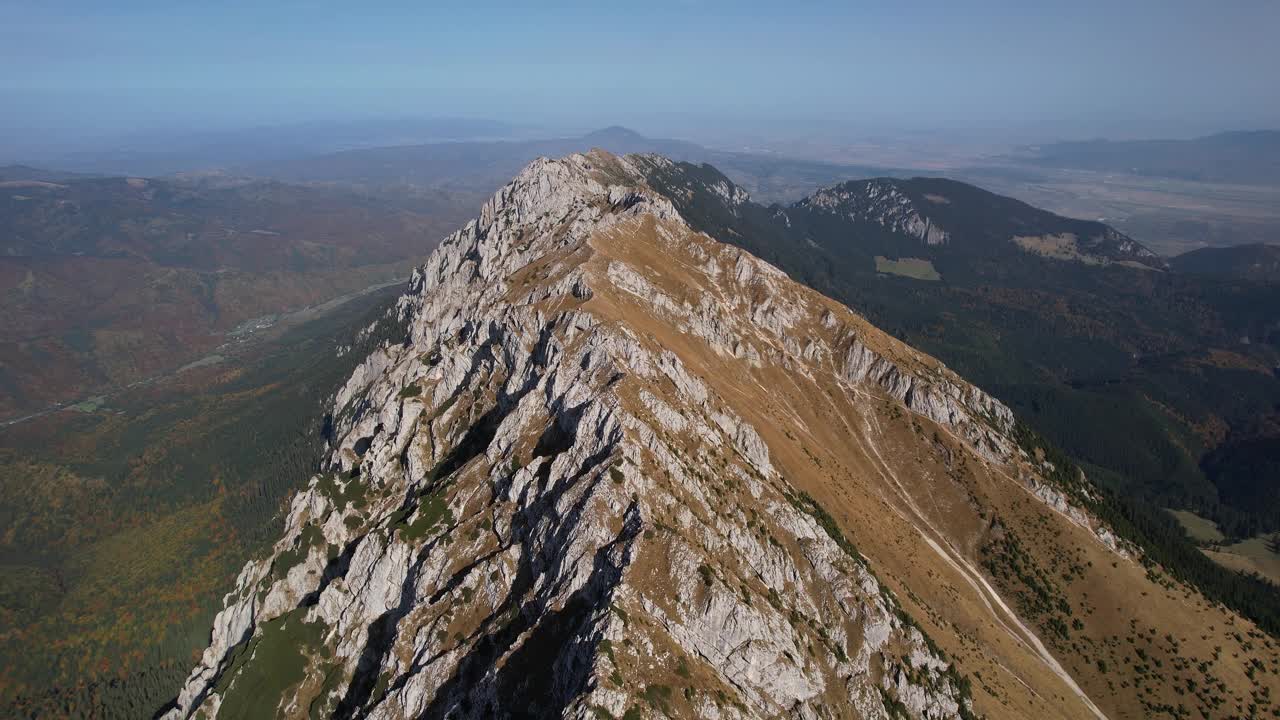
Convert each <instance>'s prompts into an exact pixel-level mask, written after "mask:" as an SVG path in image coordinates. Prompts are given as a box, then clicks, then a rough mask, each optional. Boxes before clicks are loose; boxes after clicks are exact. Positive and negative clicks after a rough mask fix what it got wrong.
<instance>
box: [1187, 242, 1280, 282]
mask: <svg viewBox="0 0 1280 720" xmlns="http://www.w3.org/2000/svg"><path fill="white" fill-rule="evenodd" d="M1169 263H1170V265H1171V266H1172V267H1173V268H1174V269H1176V270H1178V271H1179V272H1184V273H1190V274H1196V275H1213V276H1216V277H1222V278H1229V279H1236V280H1254V281H1257V282H1264V283H1275V282H1280V245H1265V244H1262V243H1257V244H1253V245H1232V246H1230V247H1208V248H1200V249H1199V250H1192V251H1190V252H1185V253H1183V254H1181V255H1178V256H1177V257H1174V258H1171V259H1170V260H1169Z"/></svg>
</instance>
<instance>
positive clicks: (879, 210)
mask: <svg viewBox="0 0 1280 720" xmlns="http://www.w3.org/2000/svg"><path fill="white" fill-rule="evenodd" d="M797 206H798V207H802V208H807V209H816V210H823V211H827V212H834V213H839V214H843V215H845V216H846V217H848V218H849V219H850V220H853V221H855V222H874V223H877V224H879V225H880V226H881V227H883V228H885V229H886V230H889V231H891V232H896V233H901V234H903V235H906V236H907V237H912V238H915V239H917V240H919V241H920V242H922V243H924V244H925V245H945V244H946V243H947V242H948V241H949V240H950V239H951V233H949V232H948V231H946V230H944V229H943V228H941V227H938V226H937V225H936V224H934V222H933V221H932V220H930V219H929V217H928V216H927V215H925V214H924V213H922V212H921V211H920V210H919V209H918V208H917V207H916V206H915V203H913V202H912V201H911V198H909V197H907V195H906V194H904V193H903V192H902V191H901V190H899V189H898V187H897V186H896V185H895V184H894V182H893V181H892V180H888V179H876V180H867V181H865V182H863V183H858V184H848V185H837V186H835V187H832V188H826V189H823V190H819V191H818V192H816V193H814V194H813V195H811V196H809V197H807V198H805V199H804V200H801V201H800V202H799V203H797Z"/></svg>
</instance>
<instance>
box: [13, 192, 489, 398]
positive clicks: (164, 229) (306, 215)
mask: <svg viewBox="0 0 1280 720" xmlns="http://www.w3.org/2000/svg"><path fill="white" fill-rule="evenodd" d="M28 175H29V176H30V177H37V178H38V177H51V176H48V175H41V174H37V175H31V174H30V173H28ZM55 180H56V181H52V180H38V179H31V180H15V181H12V182H5V183H0V298H2V299H3V305H4V308H5V312H4V314H3V317H2V318H0V414H2V415H0V416H3V417H8V416H11V415H12V414H14V413H21V412H32V411H37V410H39V409H42V408H44V407H46V406H48V405H50V404H51V403H54V402H66V401H72V402H75V401H78V400H80V399H82V398H83V396H85V395H87V394H92V393H97V392H100V391H102V390H104V389H107V388H112V387H115V388H118V387H122V386H124V385H128V384H130V383H133V382H137V381H139V380H143V379H146V378H148V377H151V376H153V375H155V374H156V373H160V372H165V371H168V370H172V369H174V368H176V367H178V366H180V365H183V364H185V363H187V362H191V361H193V360H196V359H198V358H200V357H202V356H205V355H208V354H209V353H211V352H213V351H214V350H215V349H216V348H218V347H219V346H221V345H223V344H224V343H227V342H233V341H234V340H235V338H234V337H230V336H228V333H230V332H231V331H234V330H236V329H237V327H238V326H240V325H241V324H242V323H245V322H246V321H250V320H254V319H261V318H266V322H268V323H269V322H270V320H272V319H273V318H274V316H276V315H278V314H280V313H282V312H285V311H289V310H297V309H300V308H302V307H305V306H310V305H317V304H320V303H323V302H326V301H328V300H331V299H333V298H335V297H338V296H341V295H346V294H348V293H352V292H356V291H360V290H363V289H364V288H366V287H368V286H371V285H375V284H378V283H385V282H387V281H389V280H394V279H398V278H403V277H405V276H406V275H407V273H408V271H409V269H410V268H411V267H412V266H413V265H415V264H416V263H417V262H420V261H421V258H422V253H423V248H424V240H423V238H429V237H438V236H440V235H442V234H444V233H445V232H447V231H449V230H451V229H453V228H454V227H457V225H458V224H459V223H460V222H461V220H462V219H463V211H461V209H460V208H461V207H464V206H465V205H464V203H469V202H470V197H471V196H463V199H462V200H461V201H459V200H458V196H457V195H454V194H449V193H444V192H434V193H423V194H420V195H418V196H416V197H414V198H412V199H406V200H402V199H398V198H394V197H388V196H380V197H372V196H368V195H361V194H358V193H355V192H352V191H350V190H345V189H328V188H304V187H296V186H289V185H284V184H281V183H269V182H259V181H237V180H234V179H230V178H219V177H213V178H207V179H203V180H198V181H183V180H174V179H167V180H157V179H142V178H88V179H85V178H65V177H55Z"/></svg>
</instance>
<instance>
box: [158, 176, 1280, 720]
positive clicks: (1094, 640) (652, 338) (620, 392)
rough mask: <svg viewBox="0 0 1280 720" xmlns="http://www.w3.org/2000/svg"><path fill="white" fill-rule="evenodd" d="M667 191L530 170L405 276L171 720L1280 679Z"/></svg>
mask: <svg viewBox="0 0 1280 720" xmlns="http://www.w3.org/2000/svg"><path fill="white" fill-rule="evenodd" d="M673 167H674V166H673V165H671V164H670V163H669V162H668V161H666V160H664V159H662V158H659V157H656V156H630V157H625V158H619V157H615V156H612V155H609V154H607V153H604V152H593V153H590V154H587V155H572V156H569V157H567V158H564V159H562V160H546V159H540V160H537V161H535V162H534V163H533V164H532V165H530V166H529V167H528V168H526V169H525V170H524V171H523V172H522V173H521V174H520V175H519V176H518V177H517V178H516V179H515V180H513V181H512V182H511V183H509V184H508V185H507V186H505V187H504V188H502V189H501V190H500V191H499V192H498V193H497V194H496V195H495V196H494V197H493V198H492V199H491V200H489V201H488V203H486V204H485V206H484V207H483V209H482V210H481V213H480V216H479V217H478V218H477V219H476V220H474V221H472V222H471V223H469V224H468V225H467V226H466V227H464V228H463V229H462V230H460V231H458V232H457V233H455V234H454V235H453V236H451V237H449V238H448V239H447V240H446V241H445V242H444V243H443V244H442V245H441V246H440V247H439V248H438V249H437V250H436V251H435V252H434V253H433V254H432V256H431V257H430V259H429V260H428V261H427V263H426V264H425V265H424V266H423V267H421V268H420V269H419V270H418V271H416V272H415V273H414V275H413V278H412V279H411V281H410V284H409V288H408V291H407V292H406V294H405V295H404V296H403V297H401V298H400V300H399V302H398V303H397V305H396V306H395V308H394V309H393V310H392V311H391V312H390V313H389V314H388V315H387V316H386V317H385V318H383V319H382V320H381V321H379V323H377V324H375V326H372V327H370V328H368V329H366V331H365V333H366V334H367V335H370V336H375V337H376V336H378V335H382V336H385V337H387V338H389V339H388V340H387V341H386V342H384V343H382V345H381V346H380V347H379V348H378V349H377V350H375V351H374V352H373V353H372V354H371V355H370V356H369V357H368V358H367V359H365V360H364V362H363V363H362V364H361V365H360V366H359V367H358V368H357V370H356V371H355V372H354V374H353V375H352V376H351V378H350V380H349V381H348V382H347V383H346V385H345V386H344V387H343V388H342V389H341V390H340V391H339V392H338V393H337V395H336V396H335V397H334V398H333V401H332V403H331V410H330V418H329V423H328V425H329V426H330V428H331V432H330V433H329V439H330V449H329V451H328V453H327V456H326V458H325V459H324V462H323V466H322V472H320V473H318V474H317V475H316V476H315V477H314V478H312V480H311V482H310V484H309V486H308V487H307V488H305V489H304V490H302V491H300V492H299V493H298V494H297V495H296V496H295V497H294V499H293V501H292V503H291V505H290V507H289V509H288V513H287V518H286V521H285V528H286V529H285V532H284V536H283V537H282V538H281V539H280V540H279V541H278V542H277V543H276V544H275V547H274V550H273V552H272V553H271V554H270V556H268V557H265V558H262V559H260V560H256V561H253V562H251V563H249V564H248V565H246V566H245V568H244V570H243V571H242V573H241V574H240V577H239V580H238V583H237V587H236V588H235V590H234V591H233V592H231V593H230V594H229V595H227V597H226V607H225V609H224V610H223V611H222V612H221V613H220V614H219V615H218V617H217V619H216V620H215V623H214V628H213V633H212V639H211V644H210V646H209V648H208V649H207V650H206V651H205V653H204V656H203V658H202V660H201V662H200V664H199V665H198V666H197V667H196V668H195V669H194V671H193V672H192V673H191V675H190V677H189V678H188V680H187V682H186V684H185V685H184V687H183V688H182V690H181V693H180V694H179V696H178V697H177V698H176V699H175V701H174V703H173V705H172V707H171V708H170V709H169V712H168V717H191V716H196V715H199V716H202V717H220V718H239V717H247V716H249V714H250V711H253V712H254V713H257V714H262V712H261V711H263V710H264V709H268V708H274V715H275V716H278V717H343V718H349V717H369V718H409V717H412V718H437V717H441V718H442V717H451V718H453V717H474V718H482V717H483V718H489V717H573V718H590V717H596V718H624V717H625V718H638V717H663V716H667V717H706V718H748V717H749V718H754V717H777V716H787V717H794V718H844V717H850V718H852V717H859V718H896V717H908V718H972V717H978V716H986V717H992V718H996V717H1008V718H1014V717H1018V718H1024V717H1046V718H1049V717H1054V718H1056V717H1085V718H1089V717H1097V718H1103V717H1113V716H1114V717H1126V716H1127V717H1132V716H1138V715H1144V714H1149V713H1150V712H1153V711H1154V710H1153V709H1154V708H1163V707H1168V708H1174V707H1175V706H1178V705H1181V704H1186V705H1188V706H1192V707H1197V706H1198V707H1205V708H1209V709H1210V710H1213V709H1216V708H1218V707H1220V706H1221V707H1224V709H1226V708H1230V709H1233V711H1234V708H1243V707H1244V706H1245V705H1247V704H1249V703H1257V702H1259V698H1264V697H1265V698H1269V697H1271V694H1272V693H1273V692H1275V691H1276V690H1277V689H1280V688H1278V687H1276V685H1277V683H1276V681H1275V678H1276V677H1277V674H1276V672H1277V671H1276V669H1275V668H1274V665H1275V656H1276V653H1275V651H1274V645H1273V644H1272V642H1271V641H1270V639H1267V638H1264V637H1263V636H1261V635H1260V634H1258V633H1257V631H1256V630H1255V629H1254V628H1253V627H1252V625H1251V624H1250V623H1248V622H1247V621H1245V620H1243V619H1241V618H1239V617H1236V616H1234V615H1231V614H1229V613H1228V612H1226V611H1224V610H1222V609H1221V608H1219V607H1215V606H1212V605H1211V604H1209V603H1205V602H1204V601H1203V600H1202V599H1201V598H1200V597H1199V595H1198V594H1196V593H1195V591H1194V590H1192V589H1191V588H1189V587H1187V586H1184V585H1182V584H1180V583H1178V582H1177V581H1175V580H1173V579H1171V578H1169V577H1168V576H1166V575H1164V574H1163V573H1162V572H1161V571H1160V569H1159V568H1158V567H1155V566H1150V567H1146V566H1144V564H1143V562H1142V558H1143V556H1142V551H1141V549H1140V548H1137V547H1133V546H1131V545H1129V544H1127V543H1125V542H1124V541H1121V540H1119V539H1118V538H1117V537H1116V536H1115V534H1114V533H1113V531H1112V529H1111V528H1109V527H1107V526H1106V525H1105V524H1103V523H1101V522H1099V520H1098V519H1097V518H1095V517H1093V516H1092V515H1091V514H1090V513H1089V512H1088V510H1087V501H1088V498H1089V494H1090V486H1089V485H1088V482H1087V481H1086V480H1085V479H1084V478H1083V476H1082V475H1080V474H1078V473H1077V472H1073V471H1069V470H1068V468H1067V467H1066V466H1065V465H1063V464H1061V463H1059V464H1055V461H1051V458H1056V456H1051V455H1047V454H1046V453H1047V452H1049V450H1047V449H1045V448H1041V447H1038V446H1037V445H1036V444H1035V442H1034V440H1032V439H1031V438H1030V437H1029V436H1027V434H1026V433H1024V432H1022V431H1021V429H1020V425H1019V424H1018V423H1017V421H1016V420H1015V418H1014V417H1013V414H1012V413H1011V412H1010V411H1009V409H1008V408H1006V407H1005V406H1004V405H1002V404H1001V403H999V402H998V401H996V400H994V399H992V398H991V397H990V396H988V395H987V394H985V393H984V392H982V391H981V390H979V389H977V388H975V387H973V386H972V385H970V384H968V383H966V382H965V381H964V380H963V379H961V378H960V377H958V376H957V375H955V373H953V372H951V371H950V370H948V369H947V368H946V367H944V366H943V365H942V364H940V363H939V362H938V361H936V360H934V359H933V358H930V357H928V356H926V355H924V354H922V353H920V352H918V351H916V350H913V349H912V348H910V347H907V346H906V345H904V344H902V343H901V342H898V341H896V340H894V339H893V338H891V337H889V336H888V335H886V334H884V333H882V332H880V331H879V330H877V329H876V328H874V327H872V326H871V325H869V324H868V323H867V322H866V321H865V320H863V319H862V318H860V317H859V316H857V315H855V314H853V313H852V312H850V311H849V310H848V309H847V308H845V307H843V306H841V305H840V304H839V303H837V302H835V301H833V300H830V299H828V298H826V297H823V296H822V295H819V294H818V293H816V292H814V291H812V290H809V289H807V288H804V287H802V286H800V285H798V284H796V283H794V282H792V281H791V280H790V279H789V278H788V277H787V276H786V275H785V274H783V273H782V272H781V271H779V270H777V269H776V268H774V267H772V266H771V265H769V264H767V263H765V262H763V261H761V260H758V259H756V258H755V257H753V256H751V255H750V254H748V253H746V252H745V251H743V250H741V249H739V248H736V247H732V246H729V245H725V244H721V243H719V242H717V241H716V240H714V239H712V238H711V237H710V236H708V235H706V234H703V233H700V232H697V231H694V230H693V229H692V228H691V227H690V225H689V224H688V223H687V222H686V221H685V219H684V217H683V216H682V213H681V212H679V211H677V209H676V205H675V204H674V203H673V201H672V198H671V196H670V195H669V194H668V192H670V191H668V192H659V191H658V190H656V189H655V188H654V186H653V185H652V184H651V183H650V182H649V181H648V180H647V179H646V178H652V177H654V176H655V175H656V174H658V173H660V172H663V171H670V170H671V169H672V168H673ZM668 177H669V176H668ZM1228 628H1230V630H1228ZM1228 658H1232V659H1231V660H1228ZM1255 664H1256V666H1257V667H1262V668H1263V670H1262V671H1261V672H1258V671H1257V669H1256V667H1255ZM1139 666H1140V668H1141V669H1139ZM265 714H266V715H271V714H273V712H272V711H270V710H268V712H266V713H265ZM255 716H256V715H255Z"/></svg>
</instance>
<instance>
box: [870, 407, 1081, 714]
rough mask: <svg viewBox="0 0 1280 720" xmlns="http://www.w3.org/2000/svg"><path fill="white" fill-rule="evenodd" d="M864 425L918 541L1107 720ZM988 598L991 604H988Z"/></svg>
mask: <svg viewBox="0 0 1280 720" xmlns="http://www.w3.org/2000/svg"><path fill="white" fill-rule="evenodd" d="M863 423H864V426H865V429H866V435H865V438H866V444H865V445H866V447H867V448H868V449H869V450H870V451H871V454H872V455H874V457H875V460H876V463H877V465H878V467H877V472H879V473H880V476H881V477H882V478H883V479H885V480H886V481H888V482H889V483H890V486H891V487H892V488H894V490H895V491H896V493H897V495H898V498H899V499H900V500H902V501H903V502H904V503H906V505H907V507H908V508H909V509H910V510H911V512H912V513H913V514H915V515H916V516H917V517H918V518H919V523H913V526H914V527H915V528H916V531H917V532H919V533H920V536H921V538H923V539H924V541H925V542H926V543H927V544H928V545H929V547H930V548H932V549H933V551H934V552H935V553H937V554H938V556H939V557H941V558H942V559H943V560H944V561H945V562H947V563H948V564H949V565H951V567H953V568H954V569H955V570H956V571H958V572H959V573H960V574H961V576H962V577H964V578H965V580H966V581H967V582H968V583H969V585H970V586H972V587H973V588H974V590H976V591H977V592H978V594H979V597H981V598H982V600H983V603H984V604H985V605H986V606H987V609H988V610H989V611H991V613H992V615H993V616H994V617H995V618H996V621H997V622H998V623H999V624H1000V626H1001V627H1002V628H1003V629H1004V630H1005V631H1006V632H1008V633H1009V634H1010V635H1011V636H1012V637H1014V639H1016V640H1018V641H1019V642H1020V643H1022V644H1023V645H1024V646H1026V647H1028V648H1030V649H1031V650H1032V651H1034V652H1035V653H1036V654H1037V655H1038V656H1039V657H1040V659H1041V661H1042V662H1043V663H1044V664H1045V666H1047V667H1048V668H1049V670H1050V671H1051V672H1053V673H1054V674H1055V675H1057V676H1058V678H1059V679H1061V680H1062V682H1063V683H1064V684H1065V685H1066V686H1067V687H1068V688H1070V689H1071V691H1072V692H1073V693H1075V695H1076V696H1077V697H1078V698H1079V699H1080V701H1081V702H1082V703H1084V705H1085V706H1086V707H1087V708H1089V710H1090V711H1091V712H1093V714H1094V716H1096V717H1097V718H1098V720H1107V716H1106V715H1105V714H1104V713H1103V712H1102V710H1101V709H1099V708H1098V706H1097V705H1095V704H1094V703H1093V701H1092V700H1090V699H1089V696H1088V695H1087V694H1086V693H1085V692H1084V690H1083V689H1082V688H1081V687H1080V686H1079V684H1077V683H1076V681H1075V678H1073V677H1071V674H1070V673H1068V672H1067V671H1066V668H1064V667H1062V664H1061V663H1059V662H1058V659H1057V658H1056V657H1054V656H1053V654H1052V653H1051V652H1049V650H1048V648H1046V647H1045V646H1044V643H1043V642H1041V641H1040V638H1039V636H1037V635H1036V634H1035V632H1033V631H1032V630H1031V629H1030V628H1028V627H1027V626H1026V625H1025V624H1024V623H1023V622H1022V620H1021V618H1019V617H1018V614H1017V613H1015V612H1014V611H1013V609H1012V608H1010V607H1009V605H1008V604H1007V603H1006V602H1005V601H1004V599H1003V598H1002V597H1001V596H1000V593H999V592H997V591H996V589H995V588H994V587H992V586H991V584H990V583H989V582H987V579H986V577H985V576H983V574H982V573H981V571H979V570H978V569H977V568H976V567H974V566H973V564H972V563H970V562H969V561H968V559H966V558H965V557H964V555H963V554H961V553H960V552H959V551H958V550H956V549H955V548H954V547H952V546H951V543H950V542H949V541H948V540H947V539H946V536H945V535H943V534H942V533H940V532H939V531H938V529H937V528H936V527H934V525H933V523H931V522H930V521H929V519H928V517H927V516H926V515H925V514H924V512H923V511H922V510H921V509H920V507H919V506H918V505H917V504H916V501H915V498H914V497H912V495H911V493H910V492H909V491H908V490H907V489H906V487H905V486H904V485H903V484H902V482H901V481H900V480H899V478H898V476H897V473H895V472H894V471H893V468H892V467H891V466H890V465H889V463H888V462H887V461H886V460H885V459H884V456H883V455H882V454H881V452H880V448H879V447H878V445H877V443H876V442H875V436H874V434H875V433H880V427H879V423H878V422H877V423H876V424H875V427H874V428H873V427H872V422H871V420H870V419H868V418H867V416H866V414H863ZM943 429H944V430H947V428H943ZM947 432H948V434H950V431H949V430H947ZM881 434H882V433H881ZM854 436H855V437H857V434H856V433H855V434H854ZM953 437H954V436H953ZM921 525H923V526H924V527H927V528H928V529H929V532H928V533H926V532H925V531H924V528H923V527H921ZM930 533H932V534H934V535H936V536H937V537H939V538H941V539H942V541H943V542H944V543H946V546H947V547H946V549H944V548H943V547H942V546H941V545H940V544H939V543H938V542H937V541H936V540H935V539H934V538H933V537H930ZM988 598H989V600H990V601H988ZM992 602H994V603H995V604H996V606H998V607H999V608H1000V611H1001V612H1002V613H1003V614H1004V616H1005V618H1007V619H1008V620H1009V621H1010V622H1012V623H1013V625H1014V626H1015V627H1016V628H1017V630H1018V632H1016V633H1015V632H1013V630H1012V629H1011V628H1010V627H1009V625H1007V624H1006V623H1005V622H1004V621H1003V620H1002V619H1001V618H1000V613H996V612H995V609H994V608H993V607H992V605H991V603H992Z"/></svg>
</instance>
